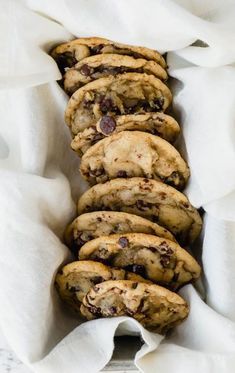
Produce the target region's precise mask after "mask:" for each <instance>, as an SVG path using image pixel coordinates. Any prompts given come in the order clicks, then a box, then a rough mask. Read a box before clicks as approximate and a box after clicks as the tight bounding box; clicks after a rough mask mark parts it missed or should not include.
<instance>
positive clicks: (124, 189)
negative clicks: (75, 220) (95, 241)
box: [78, 177, 202, 243]
mask: <svg viewBox="0 0 235 373" xmlns="http://www.w3.org/2000/svg"><path fill="white" fill-rule="evenodd" d="M98 210H113V211H124V212H128V213H131V214H135V215H140V216H143V217H145V218H149V219H150V220H152V221H155V222H158V223H159V224H160V225H162V226H164V227H165V228H167V229H168V230H169V231H171V232H172V233H173V234H174V235H175V236H176V239H177V241H179V242H181V243H189V242H192V241H194V240H195V238H196V237H197V236H198V235H199V233H200V231H201V227H202V220H201V217H200V215H199V213H198V212H197V210H196V209H195V208H194V207H193V206H192V205H191V204H190V202H189V200H188V198H187V197H186V196H185V195H184V194H183V193H181V192H179V191H177V190H176V189H174V188H172V187H170V186H169V185H166V184H164V183H162V182H159V181H157V180H150V179H143V178H139V177H134V178H130V179H122V178H120V179H113V180H111V181H108V182H106V183H104V184H97V185H95V186H93V187H91V188H90V189H89V190H87V191H86V192H85V193H84V194H83V195H82V196H81V198H80V199H79V201H78V213H79V214H82V213H84V212H91V211H98Z"/></svg>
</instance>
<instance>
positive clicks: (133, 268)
mask: <svg viewBox="0 0 235 373" xmlns="http://www.w3.org/2000/svg"><path fill="white" fill-rule="evenodd" d="M125 269H126V270H127V271H130V272H134V273H136V274H137V275H140V276H143V277H145V276H146V270H145V266H143V265H140V264H132V265H128V266H126V267H125Z"/></svg>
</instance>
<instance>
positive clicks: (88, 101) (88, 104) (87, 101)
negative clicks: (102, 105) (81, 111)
mask: <svg viewBox="0 0 235 373" xmlns="http://www.w3.org/2000/svg"><path fill="white" fill-rule="evenodd" d="M91 104H92V101H90V100H86V99H85V100H84V101H83V107H84V108H85V109H90V107H91Z"/></svg>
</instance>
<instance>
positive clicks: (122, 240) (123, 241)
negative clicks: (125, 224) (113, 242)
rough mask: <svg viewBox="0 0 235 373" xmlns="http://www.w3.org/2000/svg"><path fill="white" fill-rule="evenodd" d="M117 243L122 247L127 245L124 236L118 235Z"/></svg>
mask: <svg viewBox="0 0 235 373" xmlns="http://www.w3.org/2000/svg"><path fill="white" fill-rule="evenodd" d="M118 243H119V245H120V246H121V247H122V248H124V247H127V246H128V245H129V241H128V239H127V238H126V237H120V238H119V240H118Z"/></svg>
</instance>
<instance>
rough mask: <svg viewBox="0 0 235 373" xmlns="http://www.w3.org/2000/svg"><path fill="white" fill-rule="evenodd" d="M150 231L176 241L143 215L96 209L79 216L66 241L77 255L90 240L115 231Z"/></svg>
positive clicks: (71, 226)
mask: <svg viewBox="0 0 235 373" xmlns="http://www.w3.org/2000/svg"><path fill="white" fill-rule="evenodd" d="M130 232H136V233H138V232H139V233H149V234H153V235H156V236H159V237H164V238H168V239H169V240H171V241H175V238H174V236H173V235H172V234H171V233H170V232H169V231H168V230H167V229H165V228H163V227H161V226H160V225H158V224H156V223H153V222H151V221H149V220H147V219H144V218H142V217H141V216H137V215H132V214H127V213H126V212H118V211H95V212H88V213H87V214H83V215H80V216H78V217H77V218H76V219H75V220H74V221H73V222H72V223H71V224H70V225H69V226H68V228H67V230H66V232H65V242H66V244H67V245H68V246H69V247H70V249H71V251H72V252H73V253H74V255H75V256H77V255H78V251H79V249H80V248H81V247H82V246H83V245H84V244H85V243H86V242H88V241H90V240H93V239H94V238H97V237H101V236H108V235H109V234H114V233H122V234H123V233H130Z"/></svg>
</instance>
